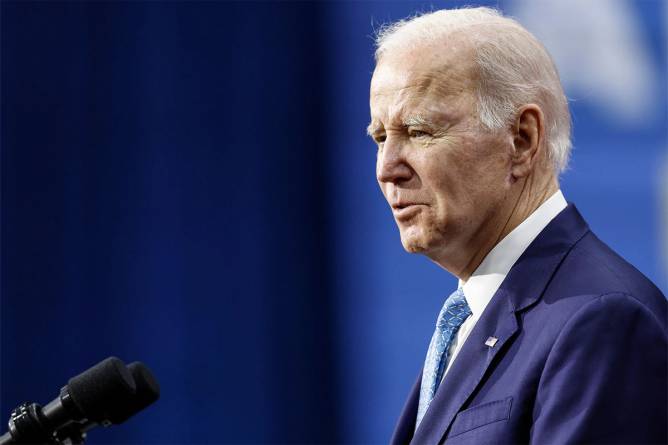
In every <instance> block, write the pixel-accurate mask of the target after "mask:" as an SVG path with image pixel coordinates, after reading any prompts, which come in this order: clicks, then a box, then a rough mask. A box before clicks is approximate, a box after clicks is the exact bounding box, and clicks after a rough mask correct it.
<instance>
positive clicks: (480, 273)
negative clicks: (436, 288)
mask: <svg viewBox="0 0 668 445" xmlns="http://www.w3.org/2000/svg"><path fill="white" fill-rule="evenodd" d="M567 205H568V204H567V203H566V199H564V195H563V193H561V190H557V192H556V193H554V195H552V196H551V197H550V198H549V199H548V200H547V201H545V202H544V203H543V204H541V205H540V206H539V207H538V208H537V209H536V210H534V212H533V213H532V214H531V215H529V217H528V218H527V219H525V220H524V221H522V223H521V224H520V225H518V226H517V227H515V228H514V229H513V230H512V231H511V232H510V233H509V234H508V235H506V236H505V237H504V238H503V239H502V240H501V241H499V243H498V244H497V245H496V246H494V248H493V249H492V250H490V252H489V253H488V254H487V256H486V257H485V259H483V260H482V263H480V265H479V266H478V268H477V269H476V270H475V271H474V272H473V274H472V275H471V277H470V278H469V279H468V280H467V281H466V282H463V281H462V280H459V286H460V287H462V288H463V289H464V295H465V296H466V301H467V302H468V304H469V307H470V308H471V313H472V315H473V317H474V318H477V317H479V316H480V315H481V314H482V312H483V311H484V310H485V307H487V304H488V303H489V301H490V300H491V299H492V297H493V296H494V293H496V291H497V290H498V288H499V286H501V283H502V282H503V280H504V279H505V278H506V275H508V272H509V271H510V268H511V267H513V265H514V264H515V262H516V261H517V260H518V259H519V257H520V256H521V255H522V253H524V251H525V250H526V248H527V247H529V244H531V242H532V241H533V240H534V239H535V238H536V237H537V236H538V234H539V233H540V232H541V231H542V230H543V229H544V228H545V226H547V225H548V224H549V223H550V221H552V219H553V218H554V217H555V216H557V215H558V214H559V213H560V212H561V211H562V210H563V209H565V208H566V207H567Z"/></svg>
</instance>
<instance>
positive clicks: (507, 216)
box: [445, 175, 559, 281]
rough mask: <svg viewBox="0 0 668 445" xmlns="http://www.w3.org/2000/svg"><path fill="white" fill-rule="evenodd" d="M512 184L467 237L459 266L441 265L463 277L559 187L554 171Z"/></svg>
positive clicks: (466, 278) (475, 267) (466, 276)
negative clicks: (538, 178) (499, 203)
mask: <svg viewBox="0 0 668 445" xmlns="http://www.w3.org/2000/svg"><path fill="white" fill-rule="evenodd" d="M516 186H517V187H514V188H515V189H516V190H518V191H517V192H516V193H513V194H511V195H510V196H509V199H508V200H507V201H506V203H504V204H503V205H502V207H501V209H500V211H498V212H496V214H495V215H494V216H493V217H492V218H490V220H489V221H488V222H487V223H486V224H484V225H483V227H481V230H479V231H478V233H477V234H476V236H475V237H474V238H473V239H471V240H470V242H469V246H467V247H468V248H465V249H464V252H465V255H464V256H463V257H462V262H461V263H460V265H459V267H454V268H450V267H445V268H446V269H447V270H450V272H452V273H453V274H454V275H455V276H457V278H459V279H460V280H462V281H467V280H468V279H469V278H470V277H471V275H472V274H473V272H475V270H476V269H477V268H478V266H479V265H480V263H482V261H483V260H484V259H485V257H486V256H487V254H488V253H489V252H490V251H491V250H492V249H493V248H494V246H496V245H497V244H498V243H499V242H500V241H501V240H502V239H503V238H505V237H506V235H508V234H509V233H510V232H512V231H513V230H514V229H515V228H516V227H517V226H519V225H520V224H521V223H522V222H523V221H524V220H525V219H527V218H528V217H529V216H530V215H531V214H532V213H533V212H534V211H535V210H536V209H537V208H538V207H540V206H541V205H542V204H543V203H544V202H545V201H547V200H548V199H549V198H550V197H551V196H552V195H553V194H554V193H556V191H557V190H559V184H558V182H557V180H556V178H555V177H554V175H549V177H548V178H546V179H545V180H544V181H542V182H538V181H536V180H535V178H534V176H533V175H532V176H530V177H529V178H526V179H525V180H524V181H523V182H522V183H521V184H520V183H519V181H518V183H516Z"/></svg>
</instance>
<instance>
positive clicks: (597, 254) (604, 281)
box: [544, 232, 668, 329]
mask: <svg viewBox="0 0 668 445" xmlns="http://www.w3.org/2000/svg"><path fill="white" fill-rule="evenodd" d="M604 295H626V296H629V297H631V298H633V299H634V300H636V301H637V302H638V303H639V304H641V305H642V306H644V307H645V308H646V309H647V310H649V311H650V312H651V313H652V314H653V315H654V317H655V318H656V319H657V320H658V322H659V323H660V325H661V326H663V327H664V329H665V328H666V326H667V325H668V320H667V319H668V302H667V301H666V297H665V296H664V295H663V293H661V291H660V290H659V289H658V288H657V287H656V286H655V285H654V283H652V282H651V281H650V280H649V279H648V278H647V277H646V276H645V275H643V274H642V273H641V272H640V271H639V270H638V269H636V268H635V267H633V266H632V265H631V264H630V263H629V262H627V261H626V260H625V259H624V258H622V257H621V256H620V255H619V254H617V253H616V252H615V251H614V250H612V249H611V248H610V247H609V246H607V245H606V244H605V243H603V242H602V241H601V240H600V239H599V238H598V237H596V235H594V234H593V233H592V232H588V233H587V234H585V235H584V236H583V237H582V238H581V239H580V240H579V241H578V242H577V243H576V244H575V245H574V246H573V248H572V249H571V250H570V251H569V252H568V254H567V255H566V256H565V258H564V260H563V261H562V263H561V264H560V266H559V267H558V268H557V270H556V271H555V273H554V275H553V277H552V279H551V280H550V284H549V285H548V287H547V289H546V291H545V294H544V299H545V300H546V301H548V302H549V301H554V302H556V301H558V300H564V301H562V302H561V303H562V304H567V305H569V304H574V307H578V306H580V305H582V304H585V303H586V302H587V301H589V300H594V299H598V298H599V297H601V296H604ZM567 300H571V301H567Z"/></svg>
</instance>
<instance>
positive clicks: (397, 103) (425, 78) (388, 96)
mask: <svg viewBox="0 0 668 445" xmlns="http://www.w3.org/2000/svg"><path fill="white" fill-rule="evenodd" d="M472 56H473V51H472V50H471V49H470V48H469V47H467V46H465V45H459V46H457V45H441V46H438V47H436V46H430V47H424V48H420V49H413V50H411V51H408V50H406V51H398V52H393V53H392V54H385V55H383V56H382V57H381V59H380V61H379V63H378V65H377V66H376V69H375V71H374V74H373V78H372V80H371V91H370V105H371V115H372V116H371V117H372V120H380V121H386V120H391V119H394V118H399V117H401V115H403V114H405V113H406V112H409V111H411V112H426V113H428V112H432V111H433V112H447V111H448V110H450V111H451V112H455V111H457V109H458V108H461V107H462V106H463V105H464V104H463V103H462V101H464V102H466V101H468V102H470V98H471V97H472V93H473V91H474V87H475V82H476V73H475V70H474V64H473V57H472Z"/></svg>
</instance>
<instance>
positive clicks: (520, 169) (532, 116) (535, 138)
mask: <svg viewBox="0 0 668 445" xmlns="http://www.w3.org/2000/svg"><path fill="white" fill-rule="evenodd" d="M512 131H513V147H514V151H513V154H512V165H511V174H512V176H513V177H514V178H515V179H519V178H524V177H527V176H529V174H531V172H532V171H533V170H534V168H535V165H536V163H537V161H538V158H539V156H538V155H539V154H540V152H541V150H543V145H544V139H545V120H544V117H543V111H542V110H541V109H540V107H539V106H538V105H535V104H528V105H524V106H523V107H521V108H520V109H519V112H518V113H517V119H516V121H515V122H514V123H513V127H512Z"/></svg>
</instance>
